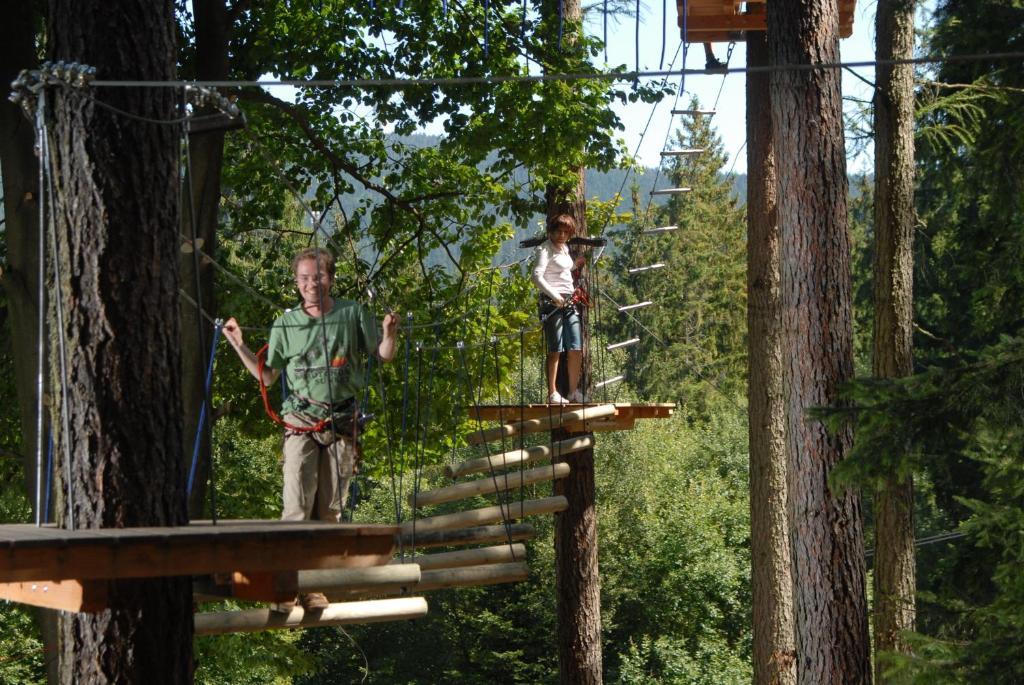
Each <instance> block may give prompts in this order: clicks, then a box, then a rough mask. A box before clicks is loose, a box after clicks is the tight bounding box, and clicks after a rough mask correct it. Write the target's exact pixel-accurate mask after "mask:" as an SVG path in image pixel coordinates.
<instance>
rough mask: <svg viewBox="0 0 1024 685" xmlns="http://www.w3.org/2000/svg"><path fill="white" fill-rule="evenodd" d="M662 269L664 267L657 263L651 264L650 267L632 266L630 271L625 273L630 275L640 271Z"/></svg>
mask: <svg viewBox="0 0 1024 685" xmlns="http://www.w3.org/2000/svg"><path fill="white" fill-rule="evenodd" d="M663 268H665V265H664V264H663V263H661V262H658V263H657V264H651V265H650V266H634V267H633V268H632V269H628V270H627V271H628V272H629V273H631V274H638V273H640V272H641V271H651V270H652V269H663Z"/></svg>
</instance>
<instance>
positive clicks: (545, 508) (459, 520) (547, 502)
mask: <svg viewBox="0 0 1024 685" xmlns="http://www.w3.org/2000/svg"><path fill="white" fill-rule="evenodd" d="M568 508H569V502H568V500H566V498H565V497H563V496H561V495H558V496H555V497H543V498H541V499H535V500H526V501H516V502H508V503H507V504H496V505H494V506H490V507H481V508H480V509H470V510H469V511H458V512H455V513H454V514H441V515H440V516H429V517H427V518H423V519H419V520H418V521H416V522H415V526H416V532H417V534H418V533H419V532H420V531H422V532H424V533H432V532H434V531H438V530H451V529H453V528H468V527H470V526H475V525H480V524H484V523H494V522H496V521H511V520H515V519H521V518H525V517H527V516H540V515H542V514H553V513H555V512H557V511H565V510H566V509H568ZM413 525H414V522H413V521H406V522H405V523H403V524H402V533H403V534H405V533H411V532H412V530H413Z"/></svg>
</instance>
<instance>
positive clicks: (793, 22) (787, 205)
mask: <svg viewBox="0 0 1024 685" xmlns="http://www.w3.org/2000/svg"><path fill="white" fill-rule="evenodd" d="M767 11H768V31H767V33H768V48H769V54H770V62H771V64H772V65H775V66H780V67H782V66H786V65H808V64H821V63H834V62H837V61H838V58H839V13H838V5H837V4H836V3H821V2H815V1H813V0H796V1H794V2H787V3H781V2H778V3H769V4H768V6H767ZM771 112H772V127H773V131H774V136H775V157H776V162H777V165H778V166H777V168H778V192H779V195H778V198H779V204H778V209H779V226H780V228H781V276H782V280H781V283H782V320H783V350H784V354H785V356H784V362H783V363H784V385H785V388H786V405H787V407H786V416H787V419H786V420H787V436H786V438H787V446H788V455H789V456H788V464H787V468H788V475H787V480H788V487H789V511H790V526H791V530H790V535H791V545H792V549H793V552H792V553H793V580H794V588H795V591H794V595H795V597H794V599H795V610H796V642H797V681H798V682H800V683H846V684H852V683H867V682H870V681H871V661H870V650H869V642H868V621H867V603H866V597H865V583H864V538H863V528H862V522H861V511H860V497H859V495H858V494H856V493H853V492H849V491H847V492H832V491H831V490H830V488H829V486H828V477H829V473H830V471H831V470H832V467H833V466H834V465H835V464H836V463H838V462H839V461H840V460H841V459H843V458H844V457H845V456H846V454H847V452H848V451H849V449H850V446H851V444H852V440H853V433H852V429H851V427H850V426H848V425H847V426H843V427H840V428H838V429H837V430H836V431H835V432H830V431H828V430H826V428H825V426H824V425H823V424H822V423H821V422H820V421H818V420H815V419H814V418H812V417H811V416H809V415H808V411H809V410H812V409H813V408H815V407H827V406H831V405H833V404H835V402H836V399H837V395H838V391H839V388H840V386H841V385H842V384H843V383H844V382H846V381H848V380H849V379H850V378H852V376H853V329H852V317H851V310H850V301H851V281H850V242H849V235H848V226H847V222H848V219H847V179H846V156H845V149H844V143H843V122H842V102H841V94H840V81H839V72H838V71H837V70H835V69H779V70H778V71H774V72H772V75H771Z"/></svg>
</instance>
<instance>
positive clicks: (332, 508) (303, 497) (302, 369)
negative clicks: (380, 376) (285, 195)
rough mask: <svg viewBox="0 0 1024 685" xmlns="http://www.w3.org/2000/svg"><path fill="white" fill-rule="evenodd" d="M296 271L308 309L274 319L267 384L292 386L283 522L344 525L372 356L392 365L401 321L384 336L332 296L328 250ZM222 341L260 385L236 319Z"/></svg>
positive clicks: (390, 321)
mask: <svg viewBox="0 0 1024 685" xmlns="http://www.w3.org/2000/svg"><path fill="white" fill-rule="evenodd" d="M292 271H293V272H294V273H295V284H296V286H297V287H298V289H299V294H300V295H301V296H302V306H301V307H299V308H297V309H293V310H290V311H288V312H286V313H285V314H284V315H282V316H280V317H278V319H277V320H276V321H274V325H273V327H272V328H271V331H270V343H269V345H268V349H267V357H266V364H265V365H264V367H263V378H262V380H263V383H264V384H265V385H268V386H269V385H272V384H273V383H274V381H275V380H277V377H278V375H279V374H280V373H281V371H282V370H284V371H285V373H286V374H287V376H286V377H287V379H288V386H289V395H288V397H287V399H286V400H285V401H284V406H283V412H282V413H283V414H284V421H285V424H286V428H285V438H284V448H283V453H284V456H283V471H284V495H283V500H284V509H283V511H282V513H281V518H282V519H284V520H298V521H302V520H306V519H310V518H318V519H320V520H322V521H340V520H341V512H342V511H343V510H344V508H345V501H346V499H347V497H348V486H349V483H350V482H351V480H352V476H353V472H354V467H355V449H356V445H355V440H354V437H355V436H354V430H353V425H354V421H355V419H356V417H355V416H354V410H355V402H356V398H357V397H358V396H359V393H360V392H361V391H362V389H363V388H364V387H365V385H366V383H367V380H368V379H367V378H365V377H364V374H365V368H366V358H367V355H370V354H373V355H375V356H376V357H377V358H378V359H379V360H381V361H384V362H389V361H391V360H392V359H394V357H395V349H396V348H395V338H396V334H397V329H398V317H397V316H395V314H393V313H391V314H388V315H387V316H385V317H384V326H383V335H381V336H378V333H377V322H376V321H375V320H374V317H373V315H372V314H371V313H370V312H369V311H368V310H367V308H366V307H364V306H363V305H361V304H359V303H357V302H353V301H351V300H339V299H335V298H333V297H332V296H331V284H332V283H333V281H334V258H333V257H332V256H331V255H330V254H329V253H328V252H326V251H325V250H321V249H317V248H310V249H307V250H303V251H302V252H299V253H298V254H297V255H296V256H295V259H293V260H292ZM224 337H226V338H227V339H228V341H229V342H230V343H231V345H232V347H234V348H235V351H236V352H237V353H238V356H239V358H241V360H242V363H243V364H245V367H246V368H247V369H248V370H249V372H250V373H252V375H253V376H254V377H256V378H257V379H258V378H259V377H260V368H259V362H258V360H257V359H256V355H255V354H253V352H252V350H250V349H249V348H248V347H246V345H245V342H244V341H243V339H242V331H241V328H240V327H239V325H238V322H237V321H236V320H235V319H233V318H232V319H228V321H227V322H226V323H225V324H224ZM324 419H333V420H331V421H329V422H328V423H327V424H326V425H324V426H322V428H321V429H320V430H316V431H313V432H306V431H301V430H297V429H301V428H308V427H312V426H316V425H318V423H320V422H321V420H324ZM314 503H315V504H316V512H315V516H314V511H313V508H314ZM303 599H305V598H303ZM305 603H306V602H305V601H304V602H303V604H304V605H305ZM324 603H326V600H324ZM314 604H316V602H314ZM307 608H309V607H307Z"/></svg>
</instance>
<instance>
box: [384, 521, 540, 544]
mask: <svg viewBox="0 0 1024 685" xmlns="http://www.w3.org/2000/svg"><path fill="white" fill-rule="evenodd" d="M415 532H416V535H415V536H413V533H412V531H411V530H410V532H408V533H402V536H401V541H402V545H403V546H405V547H414V548H419V549H432V548H434V547H459V546H462V545H486V544H491V543H494V542H509V540H510V539H511V540H512V541H514V542H518V541H521V540H529V539H530V538H532V537H533V536H534V535H536V531H534V529H533V526H531V525H530V524H529V523H513V524H512V525H509V526H504V525H499V526H477V527H475V528H462V529H460V530H439V531H436V532H433V533H421V532H420V531H419V529H418V528H417V529H416V531H415Z"/></svg>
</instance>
